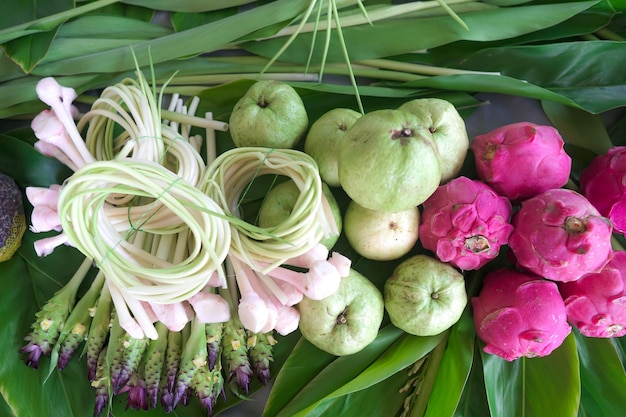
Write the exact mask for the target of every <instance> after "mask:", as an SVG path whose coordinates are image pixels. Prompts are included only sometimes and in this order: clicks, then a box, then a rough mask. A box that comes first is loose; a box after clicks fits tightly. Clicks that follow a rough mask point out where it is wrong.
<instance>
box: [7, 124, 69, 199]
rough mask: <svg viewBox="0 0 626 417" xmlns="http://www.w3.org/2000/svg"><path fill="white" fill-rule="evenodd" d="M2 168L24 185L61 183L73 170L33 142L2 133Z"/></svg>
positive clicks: (43, 185) (45, 185) (44, 185)
mask: <svg viewBox="0 0 626 417" xmlns="http://www.w3.org/2000/svg"><path fill="white" fill-rule="evenodd" d="M0 170H1V171H2V172H4V173H6V174H7V175H9V176H11V177H13V178H14V179H15V181H16V182H17V183H18V184H20V185H22V186H24V187H25V186H30V185H34V186H41V187H47V186H48V185H50V184H61V183H62V182H63V181H64V180H65V179H66V178H67V177H69V176H70V175H71V173H72V171H71V170H70V169H69V168H67V167H66V166H65V165H63V164H61V163H60V162H59V161H57V160H56V159H53V158H49V157H47V156H43V155H42V154H40V153H39V152H37V151H36V150H35V149H34V148H33V147H32V144H30V143H27V142H24V141H22V140H19V139H17V138H15V137H14V136H9V135H0Z"/></svg>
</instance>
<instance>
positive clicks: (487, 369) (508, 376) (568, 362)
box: [482, 334, 580, 417]
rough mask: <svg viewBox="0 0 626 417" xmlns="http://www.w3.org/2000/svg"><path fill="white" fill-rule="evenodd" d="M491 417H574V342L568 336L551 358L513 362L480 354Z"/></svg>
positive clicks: (576, 377) (577, 388)
mask: <svg viewBox="0 0 626 417" xmlns="http://www.w3.org/2000/svg"><path fill="white" fill-rule="evenodd" d="M482 359H483V368H484V375H485V387H486V389H487V396H488V398H489V407H490V410H491V415H492V417H545V416H551V417H575V416H576V415H577V413H578V405H579V402H580V373H579V362H578V355H577V352H576V341H575V338H574V335H573V334H570V335H569V336H568V337H567V338H566V339H565V341H564V342H563V344H562V345H561V346H560V347H559V348H558V349H556V350H555V351H553V352H552V353H551V354H550V355H548V356H546V357H541V358H532V359H528V358H520V359H517V360H515V361H513V362H507V361H505V360H504V359H502V358H500V357H498V356H495V355H489V354H486V353H482Z"/></svg>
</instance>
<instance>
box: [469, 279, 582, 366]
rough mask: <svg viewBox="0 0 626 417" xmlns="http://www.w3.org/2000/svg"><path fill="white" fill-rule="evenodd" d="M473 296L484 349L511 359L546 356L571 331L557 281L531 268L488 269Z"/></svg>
mask: <svg viewBox="0 0 626 417" xmlns="http://www.w3.org/2000/svg"><path fill="white" fill-rule="evenodd" d="M471 302H472V308H473V311H474V324H475V326H476V334H477V335H478V337H480V339H481V340H482V341H483V342H484V343H485V345H484V347H483V350H484V351H485V352H486V353H490V354H494V355H498V356H500V357H502V358H504V359H506V360H507V361H513V360H515V359H518V358H520V357H527V358H533V357H540V356H547V355H549V354H550V353H552V351H554V349H556V348H558V347H559V346H560V345H561V344H562V343H563V340H565V338H566V337H567V335H569V334H570V332H571V326H570V325H569V324H568V323H567V315H566V312H565V304H564V302H563V299H562V298H561V295H560V293H559V289H558V287H557V284H556V283H555V282H552V281H548V280H545V279H542V278H541V277H539V276H537V275H535V274H532V273H530V272H520V271H516V270H512V269H507V268H501V269H497V270H495V271H492V272H490V273H488V274H487V275H486V276H485V279H484V281H483V287H482V289H481V291H480V294H479V295H478V296H477V297H472V299H471Z"/></svg>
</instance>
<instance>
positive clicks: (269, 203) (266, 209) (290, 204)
mask: <svg viewBox="0 0 626 417" xmlns="http://www.w3.org/2000/svg"><path fill="white" fill-rule="evenodd" d="M322 192H323V193H324V195H325V196H326V199H327V200H328V204H329V205H330V209H331V211H332V213H333V218H334V219H335V224H336V225H337V230H338V233H337V234H336V235H331V236H325V237H323V238H322V239H321V240H320V243H321V244H323V245H324V246H326V247H327V248H328V249H332V247H333V246H335V243H337V240H338V239H339V235H340V234H341V229H342V227H343V219H342V217H341V210H340V209H339V204H337V200H336V199H335V197H334V196H333V193H332V192H331V191H330V188H328V186H327V185H326V184H324V183H322ZM299 196H300V190H299V189H298V186H297V185H296V184H295V183H294V182H293V181H292V180H288V181H285V182H282V183H280V184H278V185H275V186H274V187H273V188H272V189H271V190H270V191H269V192H268V193H267V195H266V196H265V199H264V200H263V203H262V204H261V207H260V208H259V219H258V223H259V226H260V227H263V228H270V227H274V226H278V225H279V224H281V223H282V222H284V221H285V220H287V218H288V217H289V216H290V215H291V212H292V211H293V208H294V206H295V205H296V201H297V199H298V197H299Z"/></svg>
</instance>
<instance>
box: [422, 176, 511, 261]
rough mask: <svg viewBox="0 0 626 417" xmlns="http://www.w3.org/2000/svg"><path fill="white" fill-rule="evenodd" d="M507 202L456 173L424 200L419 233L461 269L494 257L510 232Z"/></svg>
mask: <svg viewBox="0 0 626 417" xmlns="http://www.w3.org/2000/svg"><path fill="white" fill-rule="evenodd" d="M511 211H512V208H511V203H510V202H509V200H508V199H507V198H505V197H502V196H500V195H498V194H497V193H496V192H495V191H494V190H493V189H491V188H490V187H489V186H488V185H486V184H484V183H482V182H480V181H476V180H472V179H469V178H467V177H458V178H455V179H453V180H451V181H450V182H448V183H446V184H444V185H440V186H439V187H438V188H437V190H436V191H435V192H434V193H433V195H432V196H430V198H429V199H428V200H426V201H425V202H424V208H423V211H422V223H421V224H420V227H419V237H420V240H421V242H422V246H424V248H426V249H428V250H430V251H432V252H434V253H435V255H436V256H437V258H439V260H440V261H442V262H448V263H450V264H452V265H454V266H456V267H458V268H461V269H464V270H474V269H478V268H481V267H482V266H484V265H485V264H486V263H487V262H489V261H490V260H492V259H493V258H495V257H496V256H497V255H498V253H499V252H500V247H501V246H502V245H506V244H507V242H508V240H509V236H510V235H511V233H512V232H513V226H511V224H510V223H509V220H510V218H511Z"/></svg>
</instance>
